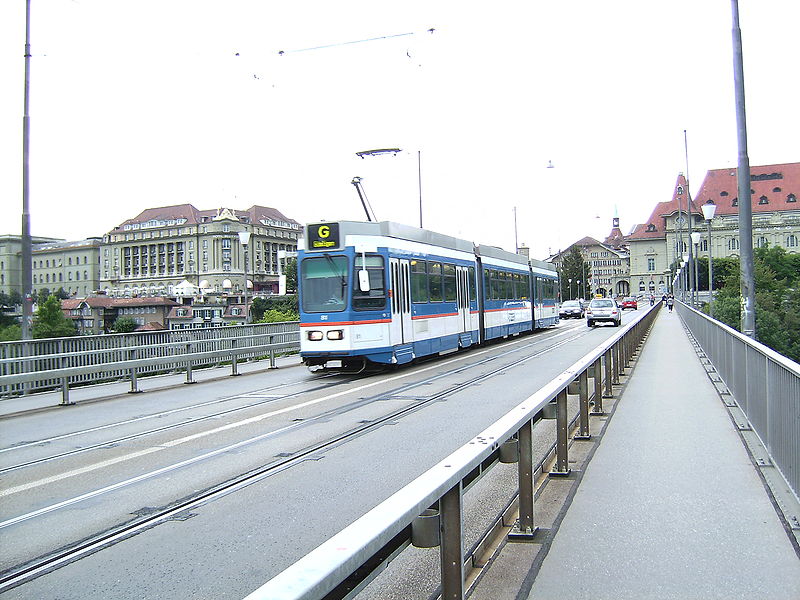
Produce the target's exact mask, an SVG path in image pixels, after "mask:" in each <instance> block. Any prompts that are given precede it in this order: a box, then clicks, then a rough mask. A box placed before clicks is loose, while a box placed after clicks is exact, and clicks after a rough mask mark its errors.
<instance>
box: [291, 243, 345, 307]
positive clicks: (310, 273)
mask: <svg viewBox="0 0 800 600" xmlns="http://www.w3.org/2000/svg"><path fill="white" fill-rule="evenodd" d="M300 285H301V288H302V290H303V294H302V296H303V310H304V311H305V312H308V313H316V312H338V311H342V310H344V309H345V306H347V257H346V256H330V255H328V254H324V255H322V256H320V257H314V258H305V259H303V262H302V263H301V265H300Z"/></svg>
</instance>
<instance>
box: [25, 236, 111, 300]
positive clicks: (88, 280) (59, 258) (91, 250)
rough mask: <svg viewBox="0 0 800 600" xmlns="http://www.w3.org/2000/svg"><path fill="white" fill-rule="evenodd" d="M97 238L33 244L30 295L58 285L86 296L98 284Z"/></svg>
mask: <svg viewBox="0 0 800 600" xmlns="http://www.w3.org/2000/svg"><path fill="white" fill-rule="evenodd" d="M100 243H101V240H100V238H87V239H85V240H80V241H76V242H64V241H60V242H48V243H42V244H36V245H35V246H34V247H33V252H32V259H33V295H34V297H36V296H37V294H38V293H39V292H40V291H41V290H49V291H50V292H56V291H58V290H59V288H63V289H64V291H65V292H66V293H67V294H69V295H70V296H76V297H79V298H86V297H87V296H90V295H91V294H93V293H94V292H96V291H97V289H98V288H99V285H100Z"/></svg>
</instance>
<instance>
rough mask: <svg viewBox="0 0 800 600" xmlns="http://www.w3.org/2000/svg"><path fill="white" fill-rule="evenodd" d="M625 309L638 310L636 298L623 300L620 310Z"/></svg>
mask: <svg viewBox="0 0 800 600" xmlns="http://www.w3.org/2000/svg"><path fill="white" fill-rule="evenodd" d="M626 308H632V309H633V310H639V303H638V302H637V300H636V298H623V300H622V304H621V305H620V309H622V310H625V309H626Z"/></svg>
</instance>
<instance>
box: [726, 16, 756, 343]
mask: <svg viewBox="0 0 800 600" xmlns="http://www.w3.org/2000/svg"><path fill="white" fill-rule="evenodd" d="M731 9H732V11H733V80H734V87H735V90H736V140H737V142H738V147H739V165H738V169H737V177H736V181H737V184H738V188H739V191H738V193H739V265H740V278H739V286H740V291H741V295H742V333H743V334H745V335H746V336H748V337H751V338H753V339H756V285H755V275H754V267H753V207H752V206H751V195H750V158H749V157H748V155H747V119H746V115H745V106H744V61H743V60H742V30H741V28H740V27H739V2H738V0H731Z"/></svg>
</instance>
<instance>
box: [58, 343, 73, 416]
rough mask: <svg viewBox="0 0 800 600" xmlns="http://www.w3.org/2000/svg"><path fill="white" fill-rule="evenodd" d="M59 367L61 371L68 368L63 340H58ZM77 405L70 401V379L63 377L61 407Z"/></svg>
mask: <svg viewBox="0 0 800 600" xmlns="http://www.w3.org/2000/svg"><path fill="white" fill-rule="evenodd" d="M58 354H59V359H58V367H59V368H60V369H64V368H66V366H67V365H66V364H65V363H66V362H67V357H66V356H64V342H63V341H62V340H58ZM73 404H75V403H74V402H70V401H69V377H66V376H64V377H62V378H61V406H72V405H73Z"/></svg>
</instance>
